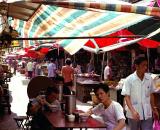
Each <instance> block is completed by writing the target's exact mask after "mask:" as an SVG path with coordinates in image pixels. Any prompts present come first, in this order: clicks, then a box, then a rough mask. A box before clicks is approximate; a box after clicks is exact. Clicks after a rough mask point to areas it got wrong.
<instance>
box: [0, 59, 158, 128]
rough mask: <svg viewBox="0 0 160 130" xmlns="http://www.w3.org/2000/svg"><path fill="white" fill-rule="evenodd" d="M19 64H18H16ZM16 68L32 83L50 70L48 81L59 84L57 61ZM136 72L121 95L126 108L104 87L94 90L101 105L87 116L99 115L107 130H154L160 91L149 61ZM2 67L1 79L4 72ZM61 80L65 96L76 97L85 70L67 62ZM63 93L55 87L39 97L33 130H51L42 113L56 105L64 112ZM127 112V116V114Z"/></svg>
mask: <svg viewBox="0 0 160 130" xmlns="http://www.w3.org/2000/svg"><path fill="white" fill-rule="evenodd" d="M12 64H14V65H15V64H16V62H12ZM14 65H12V67H13V68H14V69H17V68H18V66H20V68H21V69H25V71H26V72H27V77H28V78H29V79H31V78H33V77H34V76H38V75H44V70H43V66H46V69H47V75H46V76H48V78H50V79H51V80H53V81H54V80H55V78H56V76H57V75H58V74H59V69H58V66H57V63H56V61H55V60H54V59H50V60H49V61H48V62H45V63H43V62H40V61H38V62H35V61H32V60H30V59H29V60H28V61H21V64H20V65H15V66H16V67H15V66H14ZM134 65H135V71H134V72H133V73H132V74H130V75H129V76H128V77H126V79H125V80H124V83H123V86H122V92H121V95H122V96H124V101H125V107H124V106H122V104H120V103H118V102H116V101H113V100H112V99H111V97H110V93H109V90H110V88H109V87H110V86H108V85H107V84H104V83H100V84H99V85H97V87H95V88H94V93H95V95H96V97H97V99H98V101H99V104H98V105H96V106H95V107H94V108H92V109H90V110H89V111H88V112H87V113H86V114H89V115H91V114H95V115H99V116H101V117H102V118H103V120H104V122H105V124H106V126H107V128H106V129H107V130H125V129H126V127H125V126H126V123H125V122H126V119H127V120H128V125H129V128H130V130H152V129H153V118H154V119H159V117H160V115H159V113H158V108H157V107H156V104H155V102H154V96H153V93H154V92H155V91H157V89H156V87H155V86H154V84H153V79H152V78H151V76H150V74H148V73H147V67H148V61H147V58H145V57H142V56H139V57H137V58H136V59H135V61H134ZM111 66H112V61H108V64H107V66H106V67H105V69H104V80H112V70H111ZM2 71H3V70H2V67H1V66H0V76H1V72H2ZM87 71H88V72H89V73H90V72H91V73H92V72H93V71H94V66H93V63H92V61H91V62H90V63H89V64H88V69H87ZM60 72H61V76H62V77H63V83H64V88H63V94H64V95H71V94H75V92H74V91H73V88H72V87H73V79H74V74H75V73H77V74H79V73H81V67H80V66H79V65H77V66H76V67H75V68H73V67H72V61H71V59H70V58H67V59H66V60H65V65H64V66H62V68H61V70H60ZM14 73H15V74H16V71H14ZM58 94H59V91H58V89H57V88H56V87H55V86H50V87H48V88H47V90H46V91H45V93H44V94H43V95H38V96H37V97H36V98H35V99H33V100H32V102H31V105H30V106H31V107H29V111H30V113H31V114H32V115H34V116H33V120H32V128H33V129H50V125H49V124H48V123H47V121H46V120H45V119H44V117H43V114H42V112H43V111H51V108H52V107H51V106H52V105H56V106H57V107H58V110H61V106H60V102H59V101H58ZM125 112H126V113H125Z"/></svg>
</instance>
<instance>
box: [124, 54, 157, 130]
mask: <svg viewBox="0 0 160 130" xmlns="http://www.w3.org/2000/svg"><path fill="white" fill-rule="evenodd" d="M147 63H148V62H147V58H145V57H142V56H139V57H137V58H136V59H135V61H134V64H135V68H136V70H135V72H134V73H132V74H131V75H129V76H128V77H127V78H126V79H125V81H124V86H123V89H122V93H121V94H122V95H124V96H125V101H126V105H127V107H128V108H127V110H126V112H127V113H126V116H127V118H128V123H129V127H130V130H139V129H141V130H152V127H153V126H152V125H153V119H152V112H153V114H154V115H156V116H158V111H157V109H156V108H155V107H154V98H153V94H152V93H153V92H154V90H155V87H154V84H153V80H152V78H151V76H150V75H149V74H147V73H146V71H147Z"/></svg>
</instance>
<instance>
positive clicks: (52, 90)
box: [46, 86, 59, 96]
mask: <svg viewBox="0 0 160 130" xmlns="http://www.w3.org/2000/svg"><path fill="white" fill-rule="evenodd" d="M52 93H57V94H58V93H59V90H58V88H57V87H55V86H50V87H48V88H47V90H46V95H47V96H48V95H50V94H52Z"/></svg>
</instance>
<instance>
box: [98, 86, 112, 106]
mask: <svg viewBox="0 0 160 130" xmlns="http://www.w3.org/2000/svg"><path fill="white" fill-rule="evenodd" d="M96 96H97V98H98V100H99V101H100V102H101V103H105V102H107V101H108V100H109V99H110V97H109V92H108V93H106V92H105V91H104V90H103V89H101V88H100V89H98V90H97V92H96Z"/></svg>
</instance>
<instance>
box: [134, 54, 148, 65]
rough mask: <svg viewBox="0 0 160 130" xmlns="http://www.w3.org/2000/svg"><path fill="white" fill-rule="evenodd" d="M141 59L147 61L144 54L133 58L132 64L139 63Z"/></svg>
mask: <svg viewBox="0 0 160 130" xmlns="http://www.w3.org/2000/svg"><path fill="white" fill-rule="evenodd" d="M143 61H147V58H146V57H144V56H138V57H137V58H136V59H135V60H134V64H135V65H139V64H141V63H142V62H143Z"/></svg>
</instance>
